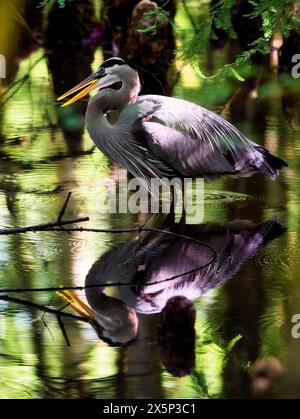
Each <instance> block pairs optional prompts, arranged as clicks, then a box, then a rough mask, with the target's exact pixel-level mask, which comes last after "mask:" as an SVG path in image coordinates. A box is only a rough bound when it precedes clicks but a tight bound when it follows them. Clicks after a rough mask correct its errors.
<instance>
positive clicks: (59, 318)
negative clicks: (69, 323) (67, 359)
mask: <svg viewBox="0 0 300 419" xmlns="http://www.w3.org/2000/svg"><path fill="white" fill-rule="evenodd" d="M56 318H57V322H58V325H59V327H60V330H61V333H62V335H63V337H64V339H65V341H66V344H67V346H71V344H70V341H69V338H68V335H67V331H66V329H65V325H64V322H63V321H62V318H61V314H57V316H56Z"/></svg>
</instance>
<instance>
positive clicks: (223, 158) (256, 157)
mask: <svg viewBox="0 0 300 419" xmlns="http://www.w3.org/2000/svg"><path fill="white" fill-rule="evenodd" d="M136 105H137V107H138V109H139V110H140V114H141V115H143V112H144V117H143V118H142V119H141V120H142V127H143V129H144V131H145V133H146V134H147V135H146V138H147V144H148V147H149V149H150V150H151V151H152V152H153V154H154V155H156V156H159V157H160V158H161V159H162V160H163V161H165V162H167V163H168V164H169V165H170V166H171V167H172V168H173V169H174V170H176V171H177V172H179V173H181V174H182V175H184V176H196V175H202V176H204V177H206V178H214V177H215V176H218V175H221V174H232V175H238V174H242V175H248V174H251V173H252V172H255V171H261V172H262V173H264V174H265V175H267V176H269V177H272V178H275V177H276V174H277V169H278V168H281V167H282V165H284V164H283V163H285V162H283V161H282V160H280V159H277V158H276V157H274V156H272V155H270V154H269V153H268V151H267V150H266V149H264V148H263V147H261V146H259V145H257V144H255V143H254V142H252V141H250V140H249V139H248V138H247V137H246V136H245V135H243V134H242V133H241V132H240V131H239V130H238V129H237V128H235V127H234V126H233V125H231V124H230V123H229V122H228V121H226V120H225V119H223V118H222V117H220V116H219V115H217V114H215V113H213V112H211V111H209V110H207V109H205V108H203V107H201V106H199V105H196V104H194V103H191V102H188V101H185V100H182V99H177V98H171V97H165V96H156V95H146V96H140V97H139V98H138V100H137V103H136ZM151 109H152V111H151ZM271 158H273V159H274V161H272V159H271ZM270 159H271V161H270ZM276 159H277V160H278V162H277V160H276ZM272 163H273V165H272ZM277 166H280V167H277Z"/></svg>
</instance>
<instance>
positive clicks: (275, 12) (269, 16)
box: [139, 0, 300, 81]
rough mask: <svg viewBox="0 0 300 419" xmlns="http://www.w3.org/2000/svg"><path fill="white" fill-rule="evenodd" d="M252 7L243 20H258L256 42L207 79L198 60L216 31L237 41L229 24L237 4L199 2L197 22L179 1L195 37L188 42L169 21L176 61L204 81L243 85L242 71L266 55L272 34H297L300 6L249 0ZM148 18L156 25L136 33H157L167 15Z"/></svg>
mask: <svg viewBox="0 0 300 419" xmlns="http://www.w3.org/2000/svg"><path fill="white" fill-rule="evenodd" d="M248 2H249V4H250V5H251V6H252V10H251V12H250V13H248V14H247V15H245V16H244V17H246V18H248V19H249V20H251V19H261V22H262V23H261V25H262V34H261V35H260V34H258V36H259V35H260V36H259V37H258V38H257V39H256V40H255V41H253V42H252V43H249V44H248V47H247V49H245V50H244V51H242V52H241V53H240V54H239V55H238V56H237V57H236V59H235V61H234V62H233V63H230V64H226V65H224V66H223V67H222V68H220V69H219V70H218V71H217V72H216V74H214V75H213V76H210V77H207V76H205V75H204V74H203V71H202V70H201V68H200V67H199V61H200V60H199V57H200V56H201V55H202V54H204V53H206V51H207V45H208V42H209V40H210V39H212V40H214V39H217V35H216V33H215V30H223V31H225V32H226V34H227V36H228V37H229V38H231V39H236V38H237V37H238V34H237V33H236V31H235V29H234V26H233V23H232V10H233V8H234V7H235V6H236V5H237V1H236V0H219V1H218V2H217V3H216V4H214V5H213V6H211V7H210V8H209V7H207V3H205V2H201V1H200V3H201V4H200V8H201V10H202V9H203V10H204V9H205V7H206V13H201V14H200V15H199V16H197V20H196V19H195V17H194V16H193V15H192V13H190V12H189V9H188V7H189V3H188V2H187V1H186V0H182V3H183V6H184V10H185V11H186V15H187V17H188V19H189V20H190V21H191V24H192V26H193V28H194V33H193V35H192V36H191V37H189V38H188V39H187V38H186V36H184V35H183V32H182V30H181V28H180V27H177V25H175V24H174V22H172V21H170V20H169V21H170V23H171V24H172V25H173V26H174V29H175V31H176V33H177V38H178V39H179V40H180V43H179V46H178V48H177V49H178V51H177V52H178V53H179V58H180V59H181V60H182V61H183V62H185V63H189V64H192V65H193V66H194V68H195V69H196V70H197V72H198V74H200V75H201V76H202V77H204V78H220V79H224V78H226V77H228V76H233V77H234V78H236V79H237V80H239V81H243V80H244V77H243V75H242V73H243V72H244V68H245V67H247V66H249V64H251V59H252V57H253V56H254V55H257V54H262V55H265V54H268V53H269V52H270V40H271V38H272V36H273V35H274V34H275V33H278V32H279V33H281V34H282V35H283V36H284V37H288V36H289V34H290V32H291V31H292V30H297V31H299V30H300V17H299V15H297V14H296V13H295V7H296V5H298V7H299V5H300V0H257V1H254V0H248ZM146 15H147V17H152V18H153V17H154V16H155V23H154V24H153V25H151V26H149V27H148V28H143V29H139V31H143V32H147V31H148V32H152V33H156V27H157V24H158V23H159V22H161V21H162V20H165V19H168V18H169V15H168V13H167V12H166V11H165V10H164V8H163V6H162V7H157V8H156V9H155V10H153V11H150V12H146Z"/></svg>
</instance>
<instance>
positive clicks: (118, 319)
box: [57, 290, 138, 346]
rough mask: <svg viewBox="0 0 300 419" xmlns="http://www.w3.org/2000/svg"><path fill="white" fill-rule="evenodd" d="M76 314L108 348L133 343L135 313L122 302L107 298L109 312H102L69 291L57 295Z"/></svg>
mask: <svg viewBox="0 0 300 419" xmlns="http://www.w3.org/2000/svg"><path fill="white" fill-rule="evenodd" d="M57 294H58V295H59V296H60V297H61V298H63V300H64V301H66V302H67V303H68V304H69V305H70V307H72V308H73V309H74V310H75V311H76V313H78V314H79V315H80V316H81V317H82V318H83V319H86V321H88V323H89V324H90V325H91V326H92V327H93V329H94V330H95V332H96V334H97V336H98V337H99V338H100V339H101V340H103V341H104V342H106V343H108V344H109V345H110V346H123V345H128V344H129V343H131V342H133V341H134V340H135V339H136V338H137V335H138V318H137V314H136V311H135V310H134V309H133V308H131V307H129V306H127V305H126V304H124V303H123V302H122V301H120V300H118V299H116V298H113V297H107V303H109V304H108V306H111V307H110V308H111V310H109V307H108V311H107V313H106V312H103V310H101V311H98V310H97V309H93V308H91V307H90V306H89V305H87V304H86V303H85V302H84V301H83V300H82V299H81V298H79V297H78V296H77V295H76V294H74V293H73V292H72V291H70V290H64V291H62V292H58V293H57Z"/></svg>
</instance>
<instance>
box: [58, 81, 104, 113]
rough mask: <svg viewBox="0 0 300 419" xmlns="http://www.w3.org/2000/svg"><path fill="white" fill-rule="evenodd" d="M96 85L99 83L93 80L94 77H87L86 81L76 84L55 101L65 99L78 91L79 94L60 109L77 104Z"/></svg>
mask: <svg viewBox="0 0 300 419" xmlns="http://www.w3.org/2000/svg"><path fill="white" fill-rule="evenodd" d="M98 83H99V79H97V78H95V77H94V75H92V76H90V77H88V78H87V79H85V80H83V81H82V82H81V83H79V84H77V85H76V86H75V87H73V88H72V89H71V90H68V91H67V92H66V93H64V94H63V95H62V96H60V97H59V98H58V99H57V100H58V101H60V100H63V99H65V98H66V97H68V96H70V95H72V94H73V93H76V92H78V91H79V90H81V91H80V93H78V94H77V95H75V96H74V97H73V98H72V99H70V100H68V101H67V102H66V103H64V104H63V105H61V107H62V108H63V107H65V106H68V105H71V104H72V103H74V102H77V101H78V100H79V99H81V98H82V97H84V96H86V95H87V94H88V93H90V92H91V91H92V90H93V89H95V88H96V87H97V85H98Z"/></svg>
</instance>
